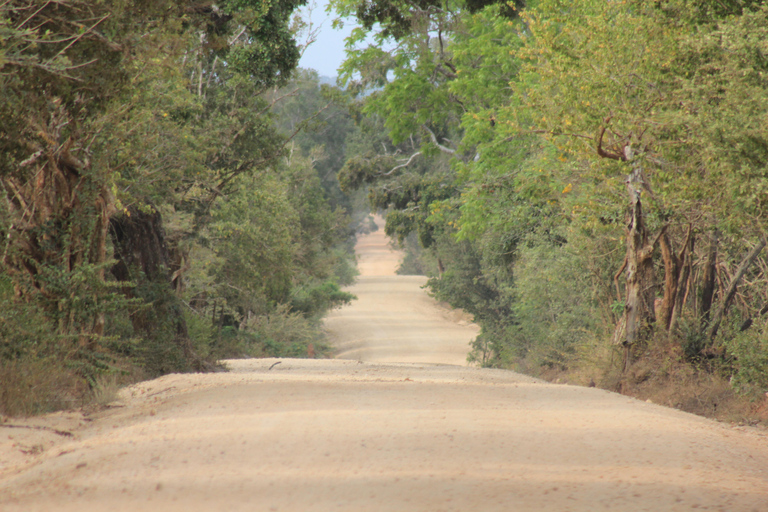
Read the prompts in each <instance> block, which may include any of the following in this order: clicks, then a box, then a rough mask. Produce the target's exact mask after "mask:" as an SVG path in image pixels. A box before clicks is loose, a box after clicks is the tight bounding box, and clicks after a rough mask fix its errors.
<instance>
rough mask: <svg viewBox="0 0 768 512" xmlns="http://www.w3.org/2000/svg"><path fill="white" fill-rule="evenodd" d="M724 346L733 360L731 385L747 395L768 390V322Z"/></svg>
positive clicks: (756, 326)
mask: <svg viewBox="0 0 768 512" xmlns="http://www.w3.org/2000/svg"><path fill="white" fill-rule="evenodd" d="M724 346H725V349H726V351H727V353H728V354H729V355H730V356H731V357H732V358H733V361H732V365H733V377H732V379H731V384H732V385H733V386H734V387H735V388H736V389H737V390H739V391H741V392H745V393H749V392H752V391H754V392H764V391H766V390H768V321H766V320H762V321H761V322H760V323H759V324H758V323H757V322H756V323H755V325H753V326H752V328H751V329H749V330H746V331H743V332H740V333H738V334H736V335H735V336H733V337H729V339H727V340H726V341H725V343H724Z"/></svg>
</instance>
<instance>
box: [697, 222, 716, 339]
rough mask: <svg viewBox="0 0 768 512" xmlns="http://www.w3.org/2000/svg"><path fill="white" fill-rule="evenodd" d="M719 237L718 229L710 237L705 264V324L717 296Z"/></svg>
mask: <svg viewBox="0 0 768 512" xmlns="http://www.w3.org/2000/svg"><path fill="white" fill-rule="evenodd" d="M719 237H720V234H719V233H718V232H717V231H714V232H713V233H712V235H711V237H710V239H709V249H708V250H707V262H706V264H705V266H704V274H703V275H702V278H701V304H700V316H701V321H702V324H703V325H704V326H706V325H707V324H708V323H709V311H710V310H711V309H712V301H713V299H714V296H715V281H716V278H717V244H718V239H719ZM702 330H703V329H702Z"/></svg>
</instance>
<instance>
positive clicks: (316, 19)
mask: <svg viewBox="0 0 768 512" xmlns="http://www.w3.org/2000/svg"><path fill="white" fill-rule="evenodd" d="M309 4H310V5H312V4H315V5H314V6H313V8H312V22H313V23H314V25H315V26H318V25H319V26H320V33H319V34H318V36H317V41H315V43H314V44H312V45H311V46H310V47H309V48H307V50H306V51H305V52H304V55H303V57H302V58H301V61H299V66H300V67H302V68H312V69H316V70H317V72H318V73H320V76H328V77H335V76H336V75H337V74H338V73H337V72H336V70H337V69H338V67H339V65H340V64H341V61H342V60H344V38H345V37H347V36H348V35H349V33H350V32H351V31H352V28H354V23H353V22H352V20H349V21H348V22H347V23H346V24H345V26H344V28H343V29H342V30H334V29H333V28H332V27H331V22H332V21H333V19H334V18H335V17H336V16H334V15H329V14H327V13H326V12H325V8H326V6H327V5H328V0H315V1H313V0H309ZM308 11H309V9H308V7H307V6H304V7H302V9H301V11H300V12H301V13H302V15H306V13H307V12H308ZM301 42H302V41H299V43H301Z"/></svg>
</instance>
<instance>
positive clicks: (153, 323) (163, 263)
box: [111, 208, 201, 369]
mask: <svg viewBox="0 0 768 512" xmlns="http://www.w3.org/2000/svg"><path fill="white" fill-rule="evenodd" d="M111 233H112V241H113V244H114V247H115V256H116V258H117V260H118V261H117V263H116V264H115V266H114V267H113V268H112V274H113V275H114V276H115V277H116V278H117V279H118V280H120V281H130V282H133V283H137V284H140V285H141V284H145V283H157V284H159V285H160V286H159V288H156V287H152V288H153V289H154V291H153V293H154V294H155V296H152V297H143V298H144V299H145V300H148V301H151V302H152V304H153V307H152V308H151V309H150V310H146V311H140V312H138V313H137V314H134V315H132V316H131V321H132V322H133V326H134V329H136V330H137V331H139V332H143V333H145V334H147V335H149V336H152V335H153V333H154V331H157V330H160V327H161V326H160V325H159V323H166V322H167V324H166V325H169V326H170V328H171V329H172V330H173V333H174V337H175V339H176V343H177V344H178V345H179V347H180V348H181V349H182V351H183V353H184V356H185V357H186V359H187V361H189V362H190V363H192V364H193V365H194V366H195V367H198V366H200V364H201V362H200V361H199V358H198V357H197V356H196V354H195V353H194V350H193V349H192V346H191V343H190V340H189V334H188V331H187V324H186V321H185V320H184V316H183V315H182V311H181V308H180V304H179V301H178V299H177V297H176V296H175V293H174V290H175V289H177V288H178V286H177V284H176V283H174V280H175V279H180V277H179V274H180V272H179V270H180V269H177V268H174V267H173V266H172V263H171V261H172V260H171V256H170V251H169V249H168V245H167V243H166V236H165V230H164V229H163V220H162V216H161V215H160V212H158V211H157V210H156V209H154V208H152V211H151V212H149V213H148V212H145V211H141V210H139V209H138V208H130V209H129V210H128V212H127V214H125V215H120V216H116V217H114V218H113V219H112V221H111ZM126 294H127V295H128V296H131V297H133V296H135V295H136V290H135V289H128V290H126ZM154 334H156V333H154ZM197 369H200V368H197Z"/></svg>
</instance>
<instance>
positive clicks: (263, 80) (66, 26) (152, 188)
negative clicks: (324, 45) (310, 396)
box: [0, 0, 768, 413]
mask: <svg viewBox="0 0 768 512" xmlns="http://www.w3.org/2000/svg"><path fill="white" fill-rule="evenodd" d="M301 3H302V1H301V0H273V1H269V0H221V1H217V2H214V1H195V2H193V1H185V0H161V1H148V0H120V1H118V0H105V1H101V2H90V1H87V0H55V1H44V0H8V1H6V2H3V3H2V4H0V84H1V86H2V91H3V94H2V96H0V119H2V123H0V180H1V181H2V185H3V191H4V195H3V207H2V208H1V209H0V234H1V235H2V239H3V242H2V243H3V246H2V263H1V265H2V273H1V274H0V302H2V303H1V304H0V339H1V340H2V345H1V346H0V381H2V383H3V384H2V390H1V391H2V395H1V396H0V408H1V409H2V410H5V411H7V412H30V411H33V410H44V409H47V408H50V407H52V405H51V404H52V403H54V402H56V400H59V401H61V400H65V401H66V400H68V399H69V400H71V397H73V396H78V395H77V393H78V392H79V393H80V394H82V393H85V392H87V391H88V390H89V389H94V388H97V387H98V386H99V382H101V381H102V380H103V379H104V378H105V376H114V375H127V376H129V378H136V376H153V375H159V374H162V373H167V372H171V371H185V370H187V371H188V370H212V369H215V361H216V360H218V359H220V358H223V357H236V356H260V355H281V356H306V355H307V354H308V353H312V352H313V351H314V344H322V341H321V338H320V337H319V334H318V332H319V331H318V322H319V319H320V317H321V316H322V314H323V313H324V312H325V311H327V310H328V309H330V308H332V307H334V306H338V305H341V304H344V303H346V302H348V301H350V300H352V299H353V297H352V296H351V295H349V294H348V293H345V292H344V291H343V289H342V287H343V285H345V284H349V283H350V282H352V280H353V279H354V274H355V270H354V263H353V261H354V259H353V256H352V244H353V241H354V226H355V222H354V220H353V217H354V214H353V210H354V209H353V205H352V202H353V201H352V200H351V199H350V197H359V196H360V195H362V194H367V198H368V204H369V207H370V208H371V209H374V210H379V211H385V212H386V213H387V224H386V231H387V234H389V235H390V236H392V237H393V238H394V239H395V240H396V241H398V242H399V243H400V244H402V246H403V247H404V248H405V249H406V252H407V256H406V259H405V261H404V263H403V266H402V268H401V272H404V273H407V272H412V273H426V274H427V275H429V276H430V280H429V290H430V292H431V293H432V294H433V295H434V296H435V297H436V298H438V299H440V300H443V301H446V302H448V303H450V304H451V305H453V306H456V307H461V308H463V309H465V310H466V311H468V312H469V313H471V314H473V315H474V317H475V320H476V321H477V322H478V324H480V326H481V327H482V332H481V335H480V336H479V337H478V338H477V340H476V341H475V342H474V344H473V346H472V351H471V354H470V359H471V360H472V361H475V362H476V363H478V364H481V365H484V366H492V367H499V368H512V369H517V370H522V371H525V372H528V373H533V374H537V375H544V376H549V377H552V378H556V377H557V376H560V375H562V376H564V377H563V378H567V379H569V380H572V381H577V382H580V383H582V384H587V383H589V384H596V385H599V386H603V387H606V388H610V389H615V390H619V391H623V392H628V393H634V394H642V392H641V390H642V387H643V386H644V385H645V384H646V383H655V384H656V385H657V386H662V387H669V388H671V389H675V390H679V389H681V387H685V386H689V387H690V388H691V389H692V390H693V391H690V392H689V393H688V398H685V397H670V398H669V400H668V403H669V405H676V406H681V407H683V408H688V409H689V410H694V409H696V403H698V404H699V406H701V407H705V408H707V407H709V408H715V407H717V402H718V400H720V399H721V397H722V396H723V395H724V394H740V395H741V396H744V397H747V398H748V399H755V398H758V397H762V398H764V397H763V394H764V393H765V391H766V390H768V257H766V254H768V250H766V249H765V246H766V243H767V242H768V239H767V238H766V236H768V230H766V226H767V225H765V224H764V223H765V222H766V219H765V214H766V208H767V207H768V167H767V166H768V4H766V3H764V2H760V1H755V0H718V1H709V0H657V1H643V0H621V1H615V2H606V1H604V0H570V1H567V2H566V1H563V0H529V1H527V2H523V1H522V0H513V1H510V2H504V1H499V0H413V1H402V0H376V1H360V0H331V8H332V10H333V12H335V13H336V14H337V15H338V16H339V17H340V18H339V20H338V21H337V23H343V22H344V21H343V20H345V19H346V20H347V21H346V22H347V23H349V22H350V20H355V21H356V22H357V23H358V26H357V28H355V29H354V30H353V32H352V35H351V36H350V38H349V39H348V45H347V58H346V60H345V62H344V64H343V65H342V67H341V69H340V70H339V71H340V76H339V84H338V85H339V87H335V88H334V87H328V86H322V87H321V86H320V84H319V80H318V77H317V75H316V74H315V73H314V72H311V71H305V70H297V69H296V65H297V62H298V59H299V56H300V51H301V50H300V45H298V44H297V43H296V37H297V34H299V33H300V31H301V30H302V29H304V30H306V26H302V22H301V20H298V19H295V18H293V17H292V13H293V11H294V10H295V8H296V7H298V6H299V4H301ZM713 382H715V383H718V384H712V383H713ZM707 386H709V387H708V388H707ZM62 389H64V390H67V392H66V393H62V392H61V390H62ZM675 392H676V391H675ZM707 393H710V395H711V396H708V397H704V394H707ZM681 396H682V395H681ZM21 397H23V399H22V398H21ZM29 397H33V398H32V399H29ZM694 402H696V403H694ZM753 403H757V402H756V401H755V402H753ZM701 404H705V405H703V406H702V405H701ZM697 412H708V413H712V412H713V410H708V411H700V410H697Z"/></svg>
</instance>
